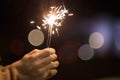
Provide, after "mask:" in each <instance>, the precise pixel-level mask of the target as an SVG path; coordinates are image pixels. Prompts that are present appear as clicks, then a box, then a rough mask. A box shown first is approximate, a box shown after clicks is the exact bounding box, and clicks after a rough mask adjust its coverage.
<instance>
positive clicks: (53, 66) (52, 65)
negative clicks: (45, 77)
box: [44, 61, 59, 70]
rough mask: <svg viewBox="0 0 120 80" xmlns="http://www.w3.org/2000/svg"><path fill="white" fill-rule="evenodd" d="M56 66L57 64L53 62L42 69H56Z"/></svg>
mask: <svg viewBox="0 0 120 80" xmlns="http://www.w3.org/2000/svg"><path fill="white" fill-rule="evenodd" d="M58 66H59V62H58V61H54V62H51V63H50V64H48V65H46V66H45V67H44V68H45V69H46V70H49V69H53V68H57V67H58Z"/></svg>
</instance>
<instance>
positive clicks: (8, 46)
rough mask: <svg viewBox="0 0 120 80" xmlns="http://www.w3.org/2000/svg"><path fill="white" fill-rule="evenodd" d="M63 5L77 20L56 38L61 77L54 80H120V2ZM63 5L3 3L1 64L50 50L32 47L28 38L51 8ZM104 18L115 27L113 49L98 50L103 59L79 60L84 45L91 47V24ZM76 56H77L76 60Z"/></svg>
mask: <svg viewBox="0 0 120 80" xmlns="http://www.w3.org/2000/svg"><path fill="white" fill-rule="evenodd" d="M63 1H64V4H65V6H66V8H67V9H69V11H70V12H71V13H73V14H74V16H72V17H67V18H66V20H65V21H64V22H63V25H62V27H61V29H60V36H59V37H57V36H54V37H53V41H52V43H51V47H54V48H55V49H56V51H57V54H58V56H59V57H58V58H59V61H60V66H59V67H58V74H57V75H56V76H55V77H53V78H52V79H51V80H69V79H71V80H95V79H98V78H103V77H119V76H120V61H119V60H120V58H119V57H120V56H119V55H116V54H119V53H120V50H119V49H117V48H116V46H115V44H114V41H115V40H114V36H116V35H117V33H116V28H115V25H116V22H119V19H120V6H119V1H118V0H110V1H105V0H63ZM61 2H62V0H61V1H59V0H51V1H50V0H1V2H0V5H1V7H0V56H1V61H0V62H1V64H2V65H8V64H11V63H12V62H14V61H16V60H18V59H20V58H21V57H22V56H23V55H24V54H26V53H28V52H29V51H31V50H33V49H35V48H38V49H43V48H45V47H46V40H45V41H44V43H43V44H42V45H40V46H38V47H35V46H32V45H31V44H30V43H29V42H28V39H27V36H28V33H29V32H30V31H31V30H32V29H35V28H36V27H35V25H37V24H39V25H41V23H42V22H41V18H42V16H43V14H44V11H46V10H48V7H49V6H50V5H53V4H59V3H61ZM38 16H39V18H38ZM101 17H102V20H104V19H105V20H106V19H107V20H108V21H110V23H111V26H110V27H109V28H110V29H111V35H110V36H111V41H110V43H109V47H108V48H107V49H105V50H104V51H98V50H95V53H97V54H99V53H101V52H102V54H104V55H102V56H101V55H100V56H98V55H97V56H95V57H94V58H93V59H91V60H88V61H84V60H81V59H80V58H78V56H77V50H78V48H79V47H80V46H81V45H82V44H86V43H88V38H89V35H90V34H89V33H90V30H91V29H92V28H93V27H91V26H90V22H91V20H93V21H95V20H98V19H101ZM31 20H34V21H36V24H35V25H31V24H30V23H29V22H30V21H31ZM119 31H120V30H118V33H119ZM45 35H46V33H45ZM117 37H120V35H118V36H117ZM45 39H46V38H45ZM118 44H120V42H119V43H118ZM72 52H73V53H75V55H74V56H73V54H72ZM62 53H68V54H65V55H64V54H62ZM69 53H70V54H69ZM67 57H70V59H69V58H67Z"/></svg>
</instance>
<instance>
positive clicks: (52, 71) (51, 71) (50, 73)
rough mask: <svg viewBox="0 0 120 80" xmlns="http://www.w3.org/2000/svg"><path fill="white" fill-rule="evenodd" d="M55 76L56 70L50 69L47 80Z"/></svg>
mask: <svg viewBox="0 0 120 80" xmlns="http://www.w3.org/2000/svg"><path fill="white" fill-rule="evenodd" d="M56 74H57V70H56V69H52V70H50V71H49V73H48V76H47V79H50V78H51V77H53V76H55V75H56Z"/></svg>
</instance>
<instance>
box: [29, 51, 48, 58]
mask: <svg viewBox="0 0 120 80" xmlns="http://www.w3.org/2000/svg"><path fill="white" fill-rule="evenodd" d="M31 56H32V57H33V58H35V59H42V58H45V57H48V56H50V51H49V50H47V49H43V50H38V49H35V50H33V51H32V52H31Z"/></svg>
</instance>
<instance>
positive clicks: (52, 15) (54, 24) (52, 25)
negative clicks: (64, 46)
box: [42, 5, 68, 47]
mask: <svg viewBox="0 0 120 80" xmlns="http://www.w3.org/2000/svg"><path fill="white" fill-rule="evenodd" d="M66 14H68V10H67V9H66V8H65V6H64V5H60V6H58V7H50V11H49V13H48V14H47V15H45V16H44V17H43V20H42V21H43V24H42V26H43V27H45V28H46V27H47V28H48V39H47V47H50V44H51V39H52V32H54V33H55V32H56V33H57V34H58V35H59V32H58V28H59V26H61V25H62V22H63V19H65V16H66Z"/></svg>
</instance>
